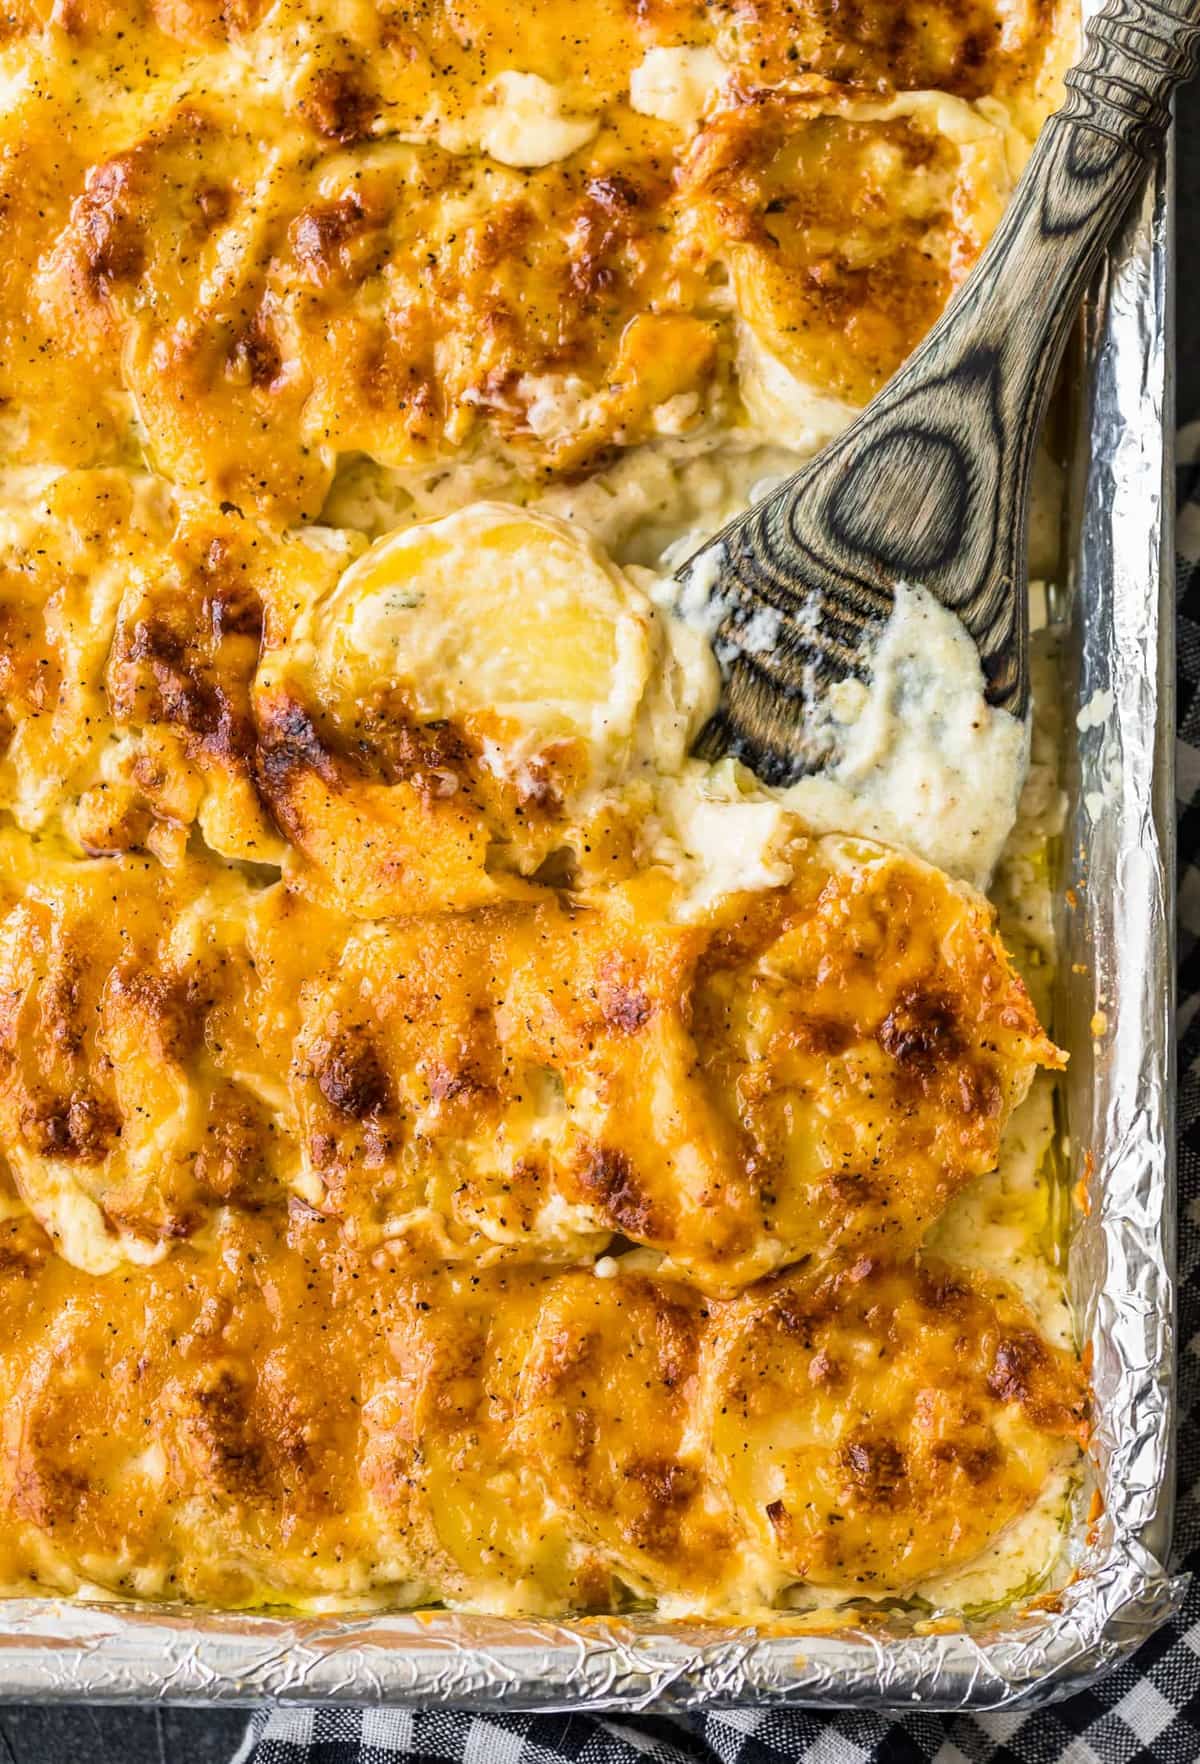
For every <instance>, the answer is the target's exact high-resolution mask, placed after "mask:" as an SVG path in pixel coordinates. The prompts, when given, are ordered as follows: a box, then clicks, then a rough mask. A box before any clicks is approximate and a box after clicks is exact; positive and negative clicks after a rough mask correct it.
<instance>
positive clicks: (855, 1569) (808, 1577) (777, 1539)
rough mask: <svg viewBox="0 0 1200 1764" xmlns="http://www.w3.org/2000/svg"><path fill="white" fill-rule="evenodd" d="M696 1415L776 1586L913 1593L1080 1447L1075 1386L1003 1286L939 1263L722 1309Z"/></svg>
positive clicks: (977, 1542)
mask: <svg viewBox="0 0 1200 1764" xmlns="http://www.w3.org/2000/svg"><path fill="white" fill-rule="evenodd" d="M706 1378H707V1380H708V1383H707V1388H706V1391H705V1395H704V1397H703V1399H702V1403H701V1406H702V1409H703V1412H704V1414H705V1425H706V1428H707V1429H708V1430H709V1431H708V1435H707V1437H708V1438H709V1439H710V1441H711V1446H712V1450H713V1453H714V1458H715V1461H716V1464H717V1465H718V1466H719V1468H718V1470H717V1474H718V1476H719V1477H720V1478H721V1480H722V1482H723V1484H724V1487H725V1489H726V1491H727V1493H728V1496H729V1498H730V1500H731V1501H732V1502H733V1504H734V1506H735V1507H736V1510H737V1511H738V1512H739V1513H740V1514H742V1515H743V1517H744V1519H745V1521H746V1523H747V1524H748V1525H749V1526H751V1527H752V1528H753V1530H754V1531H755V1533H756V1535H757V1543H758V1546H759V1548H760V1550H761V1551H762V1560H763V1568H764V1573H765V1575H766V1576H767V1577H768V1584H769V1583H770V1581H772V1580H773V1581H775V1582H776V1584H778V1582H779V1581H780V1580H788V1579H791V1580H795V1581H797V1582H800V1583H803V1584H804V1585H806V1586H810V1587H827V1588H835V1589H837V1590H838V1591H839V1592H841V1593H843V1594H845V1593H852V1594H866V1595H868V1596H870V1595H878V1594H881V1593H888V1592H901V1593H903V1592H907V1591H911V1590H912V1589H913V1588H914V1587H916V1586H917V1585H918V1584H920V1583H921V1582H923V1581H925V1580H927V1579H930V1578H931V1577H935V1576H944V1575H946V1574H948V1573H951V1572H952V1571H953V1570H954V1569H955V1568H957V1567H960V1566H962V1565H965V1564H966V1563H968V1562H970V1561H971V1560H972V1559H973V1558H974V1557H976V1556H978V1555H979V1554H980V1552H981V1551H982V1550H983V1549H984V1548H985V1546H986V1545H987V1544H988V1543H989V1542H990V1541H991V1540H992V1539H994V1538H996V1537H998V1536H999V1535H1000V1534H1001V1533H1002V1532H1003V1531H1004V1529H1005V1528H1006V1527H1007V1526H1010V1525H1011V1524H1012V1523H1013V1522H1014V1520H1016V1519H1017V1518H1018V1517H1019V1516H1020V1515H1021V1514H1022V1513H1023V1512H1025V1511H1027V1510H1029V1508H1031V1507H1032V1506H1033V1504H1034V1502H1035V1501H1036V1499H1037V1497H1038V1495H1039V1494H1040V1492H1041V1491H1042V1489H1043V1488H1044V1487H1045V1486H1046V1484H1047V1481H1048V1480H1049V1479H1050V1478H1051V1476H1052V1474H1053V1472H1054V1470H1055V1468H1056V1466H1060V1465H1062V1464H1063V1463H1064V1462H1068V1463H1069V1462H1070V1461H1071V1459H1072V1457H1073V1455H1074V1454H1073V1452H1072V1450H1071V1448H1072V1445H1074V1444H1078V1443H1080V1442H1082V1441H1083V1439H1084V1438H1085V1437H1086V1426H1085V1421H1086V1412H1087V1405H1086V1399H1085V1395H1084V1386H1083V1381H1082V1379H1081V1378H1080V1376H1079V1373H1078V1369H1077V1367H1076V1366H1075V1364H1074V1363H1073V1361H1072V1360H1071V1359H1070V1358H1069V1356H1067V1355H1066V1354H1064V1353H1063V1352H1062V1351H1061V1350H1060V1349H1056V1348H1052V1347H1051V1346H1050V1345H1049V1344H1048V1343H1047V1342H1045V1341H1044V1340H1043V1339H1042V1337H1041V1336H1040V1335H1039V1334H1038V1332H1037V1331H1036V1329H1035V1328H1034V1327H1033V1326H1032V1321H1031V1319H1030V1317H1029V1315H1028V1313H1027V1312H1026V1311H1025V1310H1024V1308H1023V1307H1022V1305H1021V1304H1020V1302H1019V1301H1018V1300H1017V1299H1015V1298H1014V1297H1013V1295H1012V1294H1011V1293H1009V1292H1007V1291H1006V1290H1005V1289H1004V1287H1003V1286H1002V1285H999V1284H998V1283H996V1282H995V1281H989V1280H987V1279H986V1278H984V1277H983V1276H980V1275H977V1274H969V1273H965V1272H964V1271H963V1270H961V1269H956V1268H950V1267H948V1266H946V1265H945V1264H939V1263H937V1262H934V1261H930V1262H925V1263H922V1264H921V1265H920V1266H918V1267H917V1268H915V1269H914V1268H912V1267H901V1268H893V1267H888V1266H886V1265H880V1264H879V1263H877V1262H873V1261H871V1260H868V1259H864V1260H862V1261H860V1262H858V1263H855V1264H854V1265H853V1266H852V1267H851V1268H850V1269H848V1270H846V1271H845V1272H843V1273H840V1274H837V1275H835V1276H833V1278H832V1279H830V1280H829V1281H827V1282H825V1283H823V1284H819V1285H816V1286H814V1285H813V1284H812V1283H810V1282H806V1280H805V1278H804V1277H803V1276H802V1275H801V1276H796V1275H792V1276H784V1277H783V1278H781V1279H780V1280H778V1281H775V1282H772V1283H771V1284H769V1285H767V1286H765V1287H763V1288H760V1289H757V1290H756V1291H755V1292H753V1293H752V1294H748V1295H747V1296H746V1298H745V1300H738V1301H736V1302H735V1303H734V1304H732V1305H730V1306H729V1307H728V1308H727V1309H725V1310H724V1311H722V1313H721V1314H720V1316H719V1319H718V1320H717V1323H716V1326H715V1329H714V1331H713V1337H712V1343H711V1357H710V1359H709V1361H708V1364H707V1367H706Z"/></svg>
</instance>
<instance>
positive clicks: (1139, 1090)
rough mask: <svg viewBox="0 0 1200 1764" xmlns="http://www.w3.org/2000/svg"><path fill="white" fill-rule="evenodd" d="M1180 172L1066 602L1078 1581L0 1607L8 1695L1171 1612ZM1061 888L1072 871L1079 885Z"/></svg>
mask: <svg viewBox="0 0 1200 1764" xmlns="http://www.w3.org/2000/svg"><path fill="white" fill-rule="evenodd" d="M1170 278H1171V176H1170V166H1169V164H1168V165H1166V166H1163V167H1161V168H1160V169H1159V171H1158V173H1157V175H1156V176H1155V177H1154V178H1153V179H1152V180H1151V185H1150V187H1149V189H1148V190H1147V192H1146V196H1145V199H1144V201H1143V202H1142V203H1141V205H1140V207H1139V209H1138V211H1137V212H1136V213H1135V214H1134V215H1133V216H1132V217H1131V219H1130V222H1129V224H1128V226H1127V228H1126V230H1125V234H1124V236H1123V238H1122V239H1121V241H1120V242H1119V244H1118V246H1117V247H1116V248H1115V250H1114V251H1113V252H1112V253H1111V254H1110V257H1109V259H1108V261H1107V263H1106V266H1105V269H1104V271H1103V273H1102V275H1101V276H1100V278H1099V280H1098V283H1097V285H1096V287H1095V289H1094V291H1093V295H1092V298H1091V301H1090V303H1089V307H1088V310H1087V313H1086V316H1085V324H1084V344H1083V362H1082V376H1081V377H1082V385H1083V394H1084V395H1083V400H1082V429H1083V433H1082V435H1081V439H1080V446H1079V447H1078V449H1077V450H1076V454H1077V467H1076V475H1075V485H1074V490H1073V497H1072V500H1073V505H1074V508H1075V511H1076V518H1075V520H1074V523H1073V531H1074V539H1073V542H1072V547H1071V549H1072V553H1073V558H1072V567H1071V571H1070V578H1069V581H1068V584H1067V586H1066V590H1065V594H1064V598H1063V601H1062V605H1061V606H1060V608H1059V609H1058V610H1059V612H1060V613H1061V614H1062V616H1063V618H1064V621H1065V623H1066V626H1067V641H1066V647H1065V654H1066V670H1067V674H1068V683H1067V701H1068V706H1069V707H1070V706H1071V705H1072V704H1073V706H1074V709H1075V710H1076V711H1077V712H1080V711H1082V712H1083V713H1084V714H1083V715H1082V716H1081V717H1080V718H1079V720H1078V722H1077V721H1076V720H1075V719H1074V718H1071V717H1069V718H1068V719H1067V721H1068V732H1069V734H1070V736H1071V739H1070V740H1069V741H1068V749H1069V753H1068V774H1069V775H1068V780H1067V782H1068V785H1069V794H1070V804H1071V806H1070V812H1069V817H1068V824H1067V835H1066V837H1065V838H1064V841H1063V849H1064V874H1063V876H1062V877H1061V888H1060V895H1061V897H1062V912H1061V924H1060V934H1061V940H1062V962H1061V969H1062V973H1063V975H1064V976H1065V982H1064V984H1063V987H1062V993H1063V996H1062V998H1061V1000H1060V1008H1059V1012H1058V1015H1057V1017H1056V1021H1055V1025H1054V1026H1055V1032H1056V1034H1057V1036H1058V1038H1059V1039H1060V1040H1062V1041H1063V1042H1064V1043H1065V1045H1066V1046H1067V1047H1068V1048H1070V1049H1071V1050H1072V1052H1073V1055H1074V1057H1073V1060H1072V1063H1071V1069H1070V1074H1069V1077H1068V1081H1067V1086H1066V1112H1067V1118H1068V1130H1069V1133H1070V1139H1071V1147H1072V1160H1073V1164H1074V1169H1075V1175H1076V1176H1083V1175H1085V1174H1087V1194H1088V1210H1087V1212H1086V1215H1085V1217H1084V1218H1083V1220H1082V1223H1081V1225H1080V1228H1079V1230H1078V1232H1077V1234H1076V1238H1075V1241H1074V1244H1073V1248H1072V1252H1071V1282H1072V1292H1073V1294H1074V1296H1075V1300H1076V1303H1077V1305H1078V1307H1079V1312H1080V1316H1081V1319H1082V1325H1083V1334H1084V1339H1085V1340H1086V1341H1087V1342H1088V1343H1089V1347H1090V1353H1091V1355H1092V1369H1093V1381H1094V1386H1095V1392H1096V1431H1095V1447H1094V1452H1095V1461H1096V1476H1095V1487H1094V1490H1093V1491H1087V1490H1084V1491H1081V1494H1080V1499H1079V1507H1078V1512H1077V1514H1076V1520H1075V1532H1074V1538H1075V1542H1074V1550H1075V1556H1076V1569H1077V1572H1076V1577H1075V1579H1074V1580H1073V1582H1072V1583H1071V1584H1070V1585H1068V1586H1067V1587H1066V1588H1065V1590H1063V1591H1062V1592H1061V1594H1058V1595H1055V1596H1054V1597H1052V1598H1051V1599H1049V1600H1047V1601H1044V1602H1043V1603H1041V1604H1040V1605H1038V1606H1037V1608H1034V1609H1031V1610H1029V1611H1027V1612H1025V1613H1024V1614H1022V1615H1020V1616H1016V1617H1014V1616H1013V1615H1012V1614H1011V1613H1010V1614H1005V1615H1003V1616H1002V1617H999V1618H997V1619H995V1620H994V1621H992V1622H991V1623H989V1624H986V1625H984V1626H982V1627H978V1628H974V1629H972V1630H970V1631H960V1632H958V1633H951V1634H921V1633H916V1632H915V1630H914V1626H913V1619H912V1618H911V1617H907V1618H905V1617H900V1616H894V1617H892V1618H890V1619H884V1620H882V1621H880V1622H879V1623H875V1622H872V1624H871V1626H870V1627H863V1628H851V1629H846V1630H842V1631H839V1632H836V1633H831V1634H821V1635H798V1634H794V1633H792V1634H788V1633H786V1632H783V1631H782V1629H781V1631H780V1632H779V1633H772V1634H766V1633H763V1632H762V1631H760V1630H756V1629H753V1628H745V1627H734V1626H728V1627H722V1626H716V1625H706V1626H687V1625H681V1624H669V1623H665V1622H663V1621H662V1620H660V1619H655V1618H653V1617H647V1618H641V1619H636V1620H621V1621H618V1620H616V1619H612V1620H595V1619H593V1620H588V1621H586V1622H578V1623H548V1622H521V1621H514V1620H510V1619H498V1618H484V1617H468V1616H458V1615H454V1614H451V1613H445V1612H431V1613H426V1614H419V1615H396V1616H371V1617H362V1618H352V1617H344V1616H340V1617H330V1618H320V1619H312V1618H308V1619H292V1618H272V1617H261V1616H219V1615H205V1614H201V1613H194V1612H180V1611H178V1610H172V1611H162V1610H153V1609H146V1608H132V1607H125V1606H120V1605H117V1604H99V1603H86V1602H76V1603H67V1602H59V1601H54V1600H14V1601H11V1602H8V1603H5V1604H2V1605H0V1698H9V1699H20V1700H49V1699H63V1700H80V1699H90V1700H96V1701H100V1700H121V1699H124V1700H147V1701H165V1700H171V1701H194V1702H200V1701H210V1700H215V1699H220V1700H223V1701H228V1702H255V1701H258V1700H260V1699H263V1698H278V1699H282V1700H288V1701H299V1702H310V1701H322V1700H330V1701H336V1702H345V1703H372V1702H381V1703H382V1702H387V1703H422V1704H429V1703H437V1702H441V1703H447V1704H453V1705H456V1706H459V1707H476V1706H479V1707H482V1706H494V1705H495V1704H497V1703H500V1702H503V1704H504V1705H505V1707H506V1708H508V1709H510V1710H515V1709H535V1708H537V1709H555V1708H566V1707H571V1708H583V1707H587V1708H592V1709H597V1710H599V1709H612V1708H645V1707H648V1706H652V1705H658V1706H675V1707H687V1706H689V1705H695V1704H700V1703H704V1704H707V1705H710V1706H712V1705H720V1704H725V1705H730V1704H737V1703H746V1702H758V1703H761V1702H764V1701H772V1702H795V1703H800V1702H820V1703H822V1704H824V1705H826V1706H858V1707H879V1706H888V1707H903V1706H911V1705H913V1704H917V1703H919V1704H921V1705H922V1706H923V1707H925V1708H928V1709H958V1708H965V1707H974V1708H984V1707H1001V1706H1004V1705H1011V1704H1013V1703H1018V1702H1020V1703H1030V1702H1034V1701H1041V1700H1047V1699H1049V1698H1051V1697H1054V1696H1061V1695H1065V1694H1067V1693H1069V1692H1070V1691H1072V1690H1076V1689H1078V1688H1080V1687H1081V1686H1082V1685H1083V1684H1085V1683H1087V1682H1088V1681H1089V1680H1090V1679H1092V1678H1093V1677H1095V1676H1097V1675H1098V1674H1099V1673H1101V1672H1102V1671H1104V1670H1105V1669H1106V1668H1107V1667H1108V1666H1109V1665H1111V1664H1112V1663H1113V1662H1114V1661H1115V1660H1116V1659H1118V1658H1119V1657H1120V1656H1121V1655H1123V1654H1124V1653H1126V1652H1128V1651H1130V1650H1132V1649H1133V1648H1134V1647H1135V1646H1136V1645H1137V1644H1138V1643H1139V1642H1140V1641H1142V1640H1143V1639H1144V1638H1145V1637H1146V1636H1147V1635H1148V1634H1149V1633H1150V1632H1151V1630H1152V1629H1153V1628H1154V1627H1155V1626H1156V1625H1157V1624H1159V1623H1160V1622H1162V1621H1163V1620H1164V1619H1165V1618H1166V1617H1167V1616H1168V1615H1169V1614H1170V1612H1171V1611H1172V1609H1173V1608H1174V1606H1175V1603H1176V1602H1177V1599H1178V1597H1179V1594H1180V1590H1181V1589H1180V1587H1179V1586H1178V1584H1177V1583H1176V1582H1175V1581H1173V1580H1172V1578H1171V1576H1170V1574H1169V1573H1168V1571H1167V1568H1166V1566H1165V1563H1166V1558H1167V1554H1168V1549H1169V1540H1170V1530H1171V1494H1172V1467H1173V1466H1172V1452H1173V1393H1174V1282H1173V1269H1174V1183H1173V1168H1172V1150H1173V1123H1172V1099H1173V1091H1172V1080H1173V1069H1172V1060H1173V1051H1172V1050H1173V1039H1174V1036H1173V1022H1172V1016H1173V972H1174V962H1173V939H1172V932H1173V898H1172V875H1173V850H1172V844H1173V820H1174V790H1173V778H1172V752H1173V724H1174V716H1173V703H1172V686H1171V682H1172V679H1173V648H1172V642H1173V614H1172V603H1171V583H1170V579H1169V569H1170V565H1171V562H1172V555H1173V552H1172V535H1171V527H1170V466H1171V457H1170V446H1171V435H1172V414H1173V413H1172V409H1171V399H1170V386H1169V367H1168V364H1169V362H1170V360H1171V341H1172V338H1171V311H1170ZM1068 891H1069V892H1068Z"/></svg>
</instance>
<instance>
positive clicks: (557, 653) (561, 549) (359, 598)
mask: <svg viewBox="0 0 1200 1764" xmlns="http://www.w3.org/2000/svg"><path fill="white" fill-rule="evenodd" d="M674 684H675V682H674V680H673V672H672V662H671V657H670V654H669V652H668V650H667V644H666V640H665V637H664V634H663V631H662V628H661V620H660V618H659V617H658V615H656V614H655V613H654V611H653V609H652V607H651V606H650V603H649V602H648V601H647V600H646V598H645V596H644V595H643V594H642V593H641V592H640V590H638V589H636V588H635V587H634V586H633V584H632V583H631V582H630V581H629V580H628V579H627V578H626V577H625V576H623V575H622V573H621V572H620V571H618V570H617V569H616V568H615V567H614V566H613V565H612V564H610V563H609V562H608V561H607V559H606V558H604V556H603V555H602V554H601V552H600V551H599V550H598V548H597V547H596V546H594V545H593V544H592V543H591V542H590V541H589V540H588V539H587V538H586V537H585V536H584V535H581V534H579V533H577V532H575V531H572V530H571V529H570V528H568V527H566V526H565V525H563V524H562V523H560V522H557V521H553V520H550V519H548V518H546V517H542V516H537V515H533V514H530V513H526V512H523V511H521V510H519V509H515V508H507V507H504V506H503V505H499V504H473V505H470V506H468V507H467V508H465V509H463V510H462V511H460V512H459V513H457V514H453V515H449V516H447V517H446V518H445V519H443V520H439V521H433V522H429V523H425V524H420V525H417V526H413V527H409V528H406V529H402V530H401V531H400V532H398V533H395V534H393V535H391V536H390V537H387V538H385V539H383V540H381V541H379V542H378V543H377V544H376V545H374V546H372V547H371V549H370V550H369V551H368V552H367V553H366V554H365V555H364V556H363V557H362V558H360V559H359V561H358V562H357V563H355V564H354V565H353V566H352V567H351V568H350V569H349V570H348V571H347V572H346V574H345V575H344V576H343V577H342V578H341V580H340V581H339V583H338V584H337V587H336V589H335V590H334V591H333V592H332V593H330V594H327V595H326V596H324V597H323V598H322V599H321V600H319V601H318V602H317V603H316V604H315V605H314V606H313V607H312V608H311V609H310V610H309V611H308V612H307V613H306V615H305V616H304V617H303V618H301V619H300V620H298V621H297V622H296V624H295V627H294V629H293V630H292V631H291V632H290V633H289V634H288V636H287V639H286V641H285V642H283V643H282V644H281V645H280V646H279V648H278V649H275V648H272V647H270V646H268V649H267V653H266V655H265V657H264V664H263V666H262V668H261V670H260V672H259V675H258V678H257V681H256V683H255V714H256V717H257V721H258V726H259V730H260V756H261V757H260V766H259V775H260V779H261V786H262V789H263V791H264V793H265V795H266V797H267V799H268V800H269V801H270V803H271V805H272V807H273V809H274V812H275V814H276V817H277V819H278V820H279V822H280V824H281V825H282V826H283V827H284V828H285V829H286V830H287V833H288V835H289V838H290V839H291V840H292V842H293V845H294V846H295V848H296V850H297V851H298V852H299V853H302V854H303V855H304V857H305V858H306V859H307V860H309V862H310V863H311V865H312V867H313V872H314V876H315V879H314V880H312V882H311V885H312V886H314V887H317V888H322V887H324V888H327V889H328V890H330V891H331V892H332V893H333V894H335V895H336V897H337V899H338V900H339V902H340V903H341V904H342V905H344V906H345V907H346V908H347V910H349V911H352V912H356V913H361V914H363V915H364V916H368V917H372V916H379V915H380V914H384V913H387V914H395V913H403V912H411V911H437V912H441V911H446V910H450V909H453V908H458V907H464V906H474V905H485V904H487V903H489V902H495V901H499V900H501V899H504V898H523V897H529V896H530V895H531V894H532V893H533V892H534V890H532V889H531V887H530V886H529V885H528V884H526V883H523V882H522V880H521V878H533V879H535V880H537V881H543V882H546V881H549V882H557V883H559V884H561V883H562V882H564V881H567V880H570V881H573V882H575V881H578V880H579V879H580V877H581V876H584V875H591V876H593V877H595V876H598V875H600V874H603V873H605V872H606V871H608V872H611V871H612V870H613V869H614V866H615V871H616V873H617V874H618V875H620V874H622V873H624V872H625V871H627V869H628V866H629V861H630V853H631V850H632V847H633V843H634V841H635V838H636V832H637V824H638V818H639V816H640V815H644V814H645V812H646V810H647V807H648V805H649V796H648V785H647V783H646V779H648V778H649V777H650V776H651V775H652V773H653V769H654V767H655V766H656V765H670V764H671V763H672V758H674V761H675V763H676V764H678V763H679V762H680V761H681V758H682V742H683V739H684V734H685V729H686V717H685V716H684V715H683V714H682V713H680V714H678V715H676V716H675V724H676V727H675V728H674V729H673V730H671V731H670V733H671V734H672V735H673V736H674V740H673V742H672V743H671V747H670V748H668V750H666V751H655V752H654V753H653V754H652V755H651V753H650V752H649V751H648V749H649V747H650V743H648V742H643V745H642V747H641V748H639V737H644V736H645V735H646V734H647V733H649V731H648V729H647V728H646V724H647V722H648V720H650V721H653V720H654V713H655V709H656V708H657V707H660V706H661V707H662V709H663V712H664V715H663V716H662V717H661V718H660V719H659V723H660V724H661V723H664V722H666V721H667V720H669V719H670V717H671V714H672V709H673V704H672V688H673V686H674ZM302 728H303V731H304V733H303V734H301V729H302ZM658 732H661V730H659V731H658ZM671 748H673V753H672V751H671ZM544 867H546V873H543V870H544Z"/></svg>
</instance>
